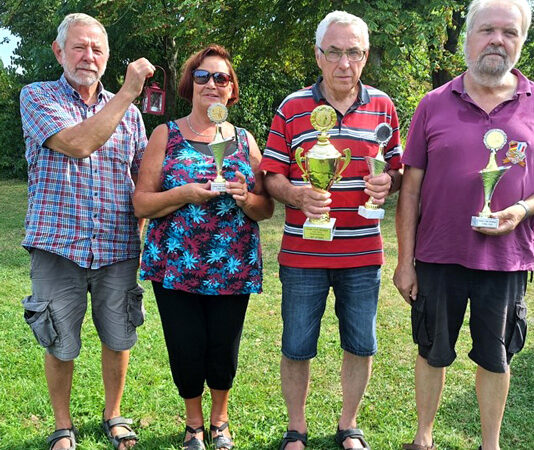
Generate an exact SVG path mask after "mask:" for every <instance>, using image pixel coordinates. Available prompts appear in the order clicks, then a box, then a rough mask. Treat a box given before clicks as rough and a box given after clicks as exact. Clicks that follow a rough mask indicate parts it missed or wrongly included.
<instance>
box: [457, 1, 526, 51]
mask: <svg viewBox="0 0 534 450" xmlns="http://www.w3.org/2000/svg"><path fill="white" fill-rule="evenodd" d="M495 3H501V4H505V5H507V6H515V7H516V8H517V9H519V12H520V13H521V37H522V38H523V42H525V40H526V38H527V35H528V29H529V28H530V22H531V20H532V10H531V7H530V3H529V1H528V0H473V1H472V2H471V4H470V5H469V9H468V11H467V16H466V18H465V29H466V33H467V34H469V33H470V32H471V31H473V25H474V23H475V19H476V16H477V14H478V13H479V12H480V11H482V10H483V9H485V8H487V7H488V6H491V5H493V4H495Z"/></svg>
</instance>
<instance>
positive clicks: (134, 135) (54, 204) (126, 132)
mask: <svg viewBox="0 0 534 450" xmlns="http://www.w3.org/2000/svg"><path fill="white" fill-rule="evenodd" d="M99 89H100V92H99V94H98V101H97V103H96V104H94V105H90V106H87V105H86V104H85V103H84V102H83V100H82V99H81V97H80V95H79V94H78V93H77V92H76V91H75V90H74V89H73V88H72V86H70V84H69V83H68V82H67V80H66V79H65V77H64V75H63V76H61V78H60V79H59V80H58V81H51V82H39V83H33V84H30V85H28V86H25V87H24V88H23V89H22V91H21V93H20V111H21V116H22V130H23V133H24V140H25V142H26V159H27V161H28V212H27V214H26V237H25V238H24V241H23V242H22V245H23V246H24V247H26V248H28V249H29V248H32V247H35V248H39V249H42V250H46V251H49V252H52V253H56V254H58V255H61V256H63V257H65V258H68V259H70V260H71V261H74V262H75V263H76V264H78V265H79V266H80V267H84V268H91V269H98V268H99V267H102V266H106V265H109V264H112V263H114V262H118V261H123V260H126V259H130V258H136V257H138V256H139V251H140V240H139V231H138V226H137V219H136V218H135V216H134V214H133V206H132V202H131V195H132V193H133V190H134V183H133V181H132V174H136V173H137V172H138V170H139V164H140V162H141V157H142V155H143V152H144V149H145V147H146V142H147V139H146V135H145V127H144V124H143V119H142V117H141V113H140V112H139V110H138V109H137V108H136V107H135V106H133V105H131V106H130V107H129V108H128V110H127V111H126V113H125V115H124V117H123V118H122V120H121V122H120V123H119V125H118V126H117V129H116V130H115V132H114V133H113V135H112V136H111V137H110V138H109V139H108V141H107V142H106V143H105V144H104V145H103V146H102V147H101V148H99V149H98V150H96V151H95V152H93V153H92V154H91V155H90V156H88V157H87V158H81V159H78V158H72V157H70V156H67V155H64V154H63V153H60V152H57V151H54V150H51V149H49V148H47V147H45V146H44V143H45V141H46V140H47V139H48V138H49V137H51V136H53V135H55V134H56V133H58V132H59V131H61V130H63V129H65V128H69V127H72V126H75V125H76V124H78V123H80V122H82V121H83V120H85V119H87V118H88V117H91V116H93V115H94V114H96V113H98V112H99V111H100V110H101V109H102V108H103V107H104V106H105V105H106V103H107V102H108V101H109V100H110V99H111V98H112V97H113V94H111V93H110V92H108V91H105V90H104V89H103V88H102V85H100V88H99Z"/></svg>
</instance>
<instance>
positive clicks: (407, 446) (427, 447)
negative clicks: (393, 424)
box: [402, 441, 437, 450]
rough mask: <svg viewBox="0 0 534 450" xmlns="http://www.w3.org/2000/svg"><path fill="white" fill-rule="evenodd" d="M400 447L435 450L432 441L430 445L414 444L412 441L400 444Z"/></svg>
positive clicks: (410, 449) (404, 449)
mask: <svg viewBox="0 0 534 450" xmlns="http://www.w3.org/2000/svg"><path fill="white" fill-rule="evenodd" d="M402 448H403V450H436V449H437V447H436V445H435V444H434V442H432V445H431V446H430V447H429V446H428V445H419V444H415V443H414V442H413V441H412V443H411V444H402Z"/></svg>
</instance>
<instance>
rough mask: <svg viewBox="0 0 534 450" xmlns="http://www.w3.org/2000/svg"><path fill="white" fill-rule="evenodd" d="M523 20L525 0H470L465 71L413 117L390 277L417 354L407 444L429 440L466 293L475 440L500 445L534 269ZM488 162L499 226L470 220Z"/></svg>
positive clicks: (493, 447)
mask: <svg viewBox="0 0 534 450" xmlns="http://www.w3.org/2000/svg"><path fill="white" fill-rule="evenodd" d="M530 21H531V10H530V5H529V3H528V2H527V0H506V1H504V0H474V1H473V2H472V3H471V4H470V7H469V11H468V15H467V19H466V27H467V34H466V41H465V49H464V50H465V58H466V62H467V67H468V69H467V71H466V72H465V73H464V74H462V75H461V76H459V77H457V78H455V79H454V80H452V81H451V82H449V83H447V84H445V85H444V86H442V87H440V88H438V89H436V90H434V91H432V92H430V93H428V94H427V95H426V96H425V97H424V98H423V100H422V101H421V103H420V104H419V106H418V108H417V110H416V112H415V115H414V117H413V120H412V124H411V127H410V131H409V134H408V138H407V143H406V150H405V153H404V155H403V163H404V164H405V173H404V178H403V184H402V188H401V193H400V197H399V203H398V206H397V235H398V240H399V257H398V258H399V259H398V265H397V268H396V271H395V275H394V282H395V285H396V286H397V288H398V290H399V292H400V293H401V295H402V296H403V297H404V299H405V300H406V301H407V302H408V303H409V304H410V305H411V307H412V334H413V339H414V341H415V343H416V344H417V345H418V350H419V352H418V356H417V361H416V366H415V384H416V404H417V415H418V428H417V432H416V434H415V437H414V440H413V442H412V443H410V444H404V446H403V448H404V449H407V450H428V449H434V448H435V447H436V445H435V444H434V440H433V435H432V430H433V425H434V419H435V416H436V413H437V409H438V407H439V401H440V397H441V393H442V390H443V386H444V382H445V368H446V367H447V366H449V365H451V364H452V362H453V361H454V359H455V357H456V352H455V350H454V348H455V344H456V340H457V338H458V334H459V330H460V328H461V325H462V323H463V319H464V315H465V312H466V307H467V303H468V301H469V303H470V320H469V327H470V332H471V338H472V342H473V343H472V348H471V351H470V352H469V357H470V358H471V359H472V360H473V362H474V363H475V364H476V365H477V370H476V394H477V399H478V404H479V409H480V421H481V431H482V445H481V447H480V448H481V449H484V450H498V449H499V448H500V447H499V437H500V429H501V423H502V418H503V415H504V409H505V403H506V398H507V395H508V388H509V384H510V361H511V359H512V357H513V355H514V354H516V353H518V352H519V351H520V350H521V349H522V347H523V345H524V342H525V338H526V326H527V323H526V305H525V301H524V294H525V289H526V282H527V272H528V271H529V270H533V269H534V231H533V228H534V227H533V225H534V223H533V219H532V218H531V217H530V216H531V214H532V211H534V195H533V194H534V178H533V177H532V176H531V175H530V170H529V169H530V168H532V167H534V155H533V153H532V149H531V148H529V147H530V145H534V134H533V130H534V115H533V114H532V111H533V110H534V97H533V96H532V90H533V83H532V82H531V81H530V80H528V79H527V78H526V77H525V76H524V75H523V74H521V72H519V71H518V70H517V69H514V68H513V67H514V65H515V64H516V62H517V61H518V59H519V56H520V53H521V48H522V46H523V43H524V42H525V39H526V37H527V33H528V29H529V26H530ZM490 162H492V164H490ZM499 166H501V167H499ZM502 166H505V167H506V169H505V168H503V167H502ZM485 167H488V171H491V170H494V171H495V170H496V171H503V172H504V175H502V178H501V179H500V181H499V184H498V185H497V186H496V188H495V191H494V194H493V197H492V198H491V210H492V211H495V212H493V213H490V214H489V215H490V219H491V218H493V219H494V220H493V222H494V228H491V227H490V226H489V223H487V224H486V223H484V222H482V221H476V220H475V222H474V225H473V226H471V218H472V217H473V216H474V217H477V214H478V213H479V211H480V210H481V208H482V206H483V205H484V203H485V201H486V200H487V199H486V198H485V195H484V192H483V185H482V178H481V174H480V171H481V170H482V169H484V168H485ZM489 222H491V220H490V221H489Z"/></svg>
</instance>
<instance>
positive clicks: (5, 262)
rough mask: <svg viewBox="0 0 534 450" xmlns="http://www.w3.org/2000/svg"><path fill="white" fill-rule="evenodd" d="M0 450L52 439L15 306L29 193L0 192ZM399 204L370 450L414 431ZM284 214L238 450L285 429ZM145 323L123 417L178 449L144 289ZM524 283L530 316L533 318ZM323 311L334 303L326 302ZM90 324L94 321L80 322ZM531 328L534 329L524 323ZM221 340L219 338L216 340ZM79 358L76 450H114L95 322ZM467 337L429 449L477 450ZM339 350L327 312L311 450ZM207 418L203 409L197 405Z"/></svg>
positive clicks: (271, 255) (269, 264) (333, 390)
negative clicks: (104, 422)
mask: <svg viewBox="0 0 534 450" xmlns="http://www.w3.org/2000/svg"><path fill="white" fill-rule="evenodd" d="M0 205H1V207H2V210H3V214H2V215H0V230H1V234H0V336H1V339H0V343H1V344H0V449H6V450H7V449H10V450H14V449H44V448H46V444H45V438H46V436H47V435H48V434H49V433H50V432H51V431H52V429H53V426H54V425H53V419H52V413H51V408H50V406H49V403H48V392H47V388H46V382H45V378H44V373H43V351H42V349H41V348H40V347H39V346H38V345H37V343H36V341H35V339H34V337H33V335H32V333H31V332H30V330H29V328H28V327H27V325H26V324H25V323H24V321H23V318H22V307H21V305H20V300H21V299H22V298H23V297H24V296H26V295H28V294H30V282H29V258H28V254H27V253H26V251H24V250H23V249H22V248H21V247H20V242H21V240H22V238H23V235H24V213H25V208H26V186H25V184H24V183H21V182H15V181H0ZM394 207H395V199H394V198H393V199H390V200H389V201H388V204H387V207H386V210H387V212H386V214H387V215H386V219H385V220H384V221H383V222H382V231H383V235H384V240H385V251H386V258H387V262H386V265H385V266H384V268H383V283H382V289H381V295H380V303H379V314H378V337H379V347H380V348H379V353H378V354H377V356H376V357H375V362H374V371H373V376H372V378H371V382H370V385H369V388H368V390H367V393H366V395H365V398H364V401H363V404H362V408H361V412H360V415H359V426H361V428H362V429H363V430H364V431H365V434H366V436H367V437H368V441H369V443H370V445H371V446H372V448H373V449H374V450H382V449H399V448H400V445H401V443H402V442H407V441H410V440H411V439H412V436H413V433H414V430H415V425H416V416H415V402H414V377H413V370H412V366H413V362H414V359H415V355H416V349H415V346H414V345H413V343H412V341H411V332H410V325H409V324H410V321H409V316H410V312H409V308H408V306H407V305H406V304H405V303H404V301H403V300H402V299H401V298H400V296H399V295H398V293H397V292H396V290H395V288H394V286H393V284H392V281H391V279H392V276H393V270H394V268H395V263H396V240H395V233H394ZM282 218H283V209H282V208H280V207H278V208H277V210H276V214H275V217H274V218H273V219H272V220H269V221H267V222H264V223H262V226H261V229H262V245H263V251H264V262H265V285H264V293H263V294H262V295H257V296H254V297H253V298H252V299H251V302H250V308H249V311H248V314H247V319H246V323H245V329H244V333H243V340H242V345H241V352H240V367H239V371H238V376H237V379H236V383H235V387H234V389H233V392H232V397H231V405H230V418H231V424H230V426H231V429H232V431H233V434H234V438H235V441H236V444H237V448H239V449H243V450H244V449H249V450H251V449H272V450H274V449H277V448H278V443H279V439H280V437H281V435H282V433H283V431H284V429H285V424H286V413H285V407H284V402H283V399H282V396H281V392H280V383H279V376H278V365H279V359H280V350H279V348H280V333H281V318H280V307H279V305H280V295H281V289H280V284H279V281H278V265H277V262H276V256H277V252H278V247H279V244H280V236H281V231H282V223H283V220H282ZM143 285H144V287H145V289H146V291H147V293H146V297H145V302H146V305H145V306H146V309H147V320H146V322H145V325H144V326H143V327H141V328H140V329H139V342H138V344H137V345H136V346H135V348H134V349H133V351H132V357H131V363H130V370H129V372H128V379H127V386H126V392H125V395H124V399H123V410H122V412H123V414H124V415H126V416H129V417H132V418H133V419H134V421H135V427H136V429H137V431H138V434H139V436H140V438H141V442H140V443H139V445H138V447H136V448H139V449H140V450H141V449H179V448H181V446H180V443H181V440H182V431H183V428H184V420H183V414H184V407H183V403H182V401H181V400H180V398H179V396H178V394H177V392H176V389H175V387H174V385H173V383H172V380H171V377H170V372H169V369H168V364H167V355H166V350H165V347H164V343H163V335H162V332H161V328H160V324H159V317H158V313H157V308H156V304H155V301H154V297H153V294H152V291H151V288H150V286H149V284H147V283H144V284H143ZM532 291H533V290H532V285H531V284H529V292H528V300H527V301H528V305H529V307H530V309H532V308H533V307H534V300H533V295H532ZM330 300H331V299H330ZM88 317H90V316H89V315H88ZM529 325H530V327H531V328H532V325H533V319H532V315H531V314H530V317H529ZM221 331H223V332H224V329H221ZM82 338H83V347H82V353H81V356H80V358H79V359H78V360H77V361H76V368H75V375H74V388H73V392H72V413H73V418H74V422H75V425H76V426H77V427H78V429H79V438H78V441H79V445H78V448H79V449H81V450H93V449H94V450H96V449H105V448H106V449H107V448H110V446H109V445H108V442H107V441H106V439H105V437H104V436H103V434H102V432H101V430H100V414H101V411H102V407H103V400H102V399H103V388H102V382H101V378H100V351H99V348H100V346H99V343H98V338H97V335H96V332H95V328H94V326H93V324H92V322H91V320H86V322H85V323H84V329H83V335H82ZM533 342H534V340H533V339H532V338H531V339H529V341H528V342H527V345H526V347H525V349H524V350H523V352H521V353H520V354H519V355H518V356H517V357H515V358H514V361H513V364H512V385H511V389H510V395H509V398H508V406H507V410H506V413H505V417H504V423H503V429H502V440H501V442H502V449H503V450H511V449H517V450H530V449H533V448H534V412H533V408H532V404H534V343H533ZM469 348H470V339H469V334H468V331H467V328H466V327H465V326H464V328H463V329H462V333H461V337H460V341H459V344H458V348H457V352H458V355H459V357H458V359H457V360H456V361H455V363H454V364H453V366H452V368H451V370H450V371H449V374H448V377H447V385H446V388H445V391H444V394H443V401H442V406H441V408H440V411H439V413H438V417H437V421H436V427H435V440H436V442H437V443H438V445H439V448H440V449H473V450H474V449H476V448H477V447H478V445H479V444H480V440H479V439H480V438H479V435H480V432H479V425H478V409H477V404H476V397H475V391H474V369H475V366H474V364H473V363H472V362H471V361H470V360H469V359H468V358H467V357H466V353H467V351H468V350H469ZM340 361H341V351H340V348H339V338H338V333H337V326H336V319H335V315H334V313H333V307H332V302H331V301H330V304H329V307H328V308H327V313H326V315H325V317H324V319H323V323H322V331H321V338H320V342H319V355H318V356H317V358H315V360H314V361H313V362H312V381H311V391H310V392H311V393H310V397H309V399H308V421H309V434H310V441H309V446H308V448H310V449H312V450H321V449H334V448H336V446H335V443H334V441H333V434H334V431H335V428H336V419H337V415H338V412H339V410H340V400H341V396H340V386H339V368H340ZM205 409H206V412H207V411H208V410H209V399H206V402H205Z"/></svg>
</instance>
